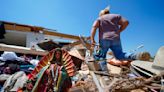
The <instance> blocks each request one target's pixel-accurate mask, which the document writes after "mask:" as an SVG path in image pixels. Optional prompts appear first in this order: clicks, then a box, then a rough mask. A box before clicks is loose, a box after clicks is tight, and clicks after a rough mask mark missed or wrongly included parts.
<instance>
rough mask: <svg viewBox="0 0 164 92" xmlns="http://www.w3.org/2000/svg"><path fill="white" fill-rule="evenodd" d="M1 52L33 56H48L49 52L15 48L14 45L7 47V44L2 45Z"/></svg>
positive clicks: (0, 45) (0, 46)
mask: <svg viewBox="0 0 164 92" xmlns="http://www.w3.org/2000/svg"><path fill="white" fill-rule="evenodd" d="M0 51H13V52H15V53H22V54H31V55H41V56H44V55H47V54H48V52H47V51H43V50H36V49H31V48H26V47H21V46H14V45H6V44H0Z"/></svg>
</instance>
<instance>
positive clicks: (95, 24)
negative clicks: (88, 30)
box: [92, 19, 99, 27]
mask: <svg viewBox="0 0 164 92" xmlns="http://www.w3.org/2000/svg"><path fill="white" fill-rule="evenodd" d="M92 27H99V20H98V19H97V20H95V21H94V23H93V25H92Z"/></svg>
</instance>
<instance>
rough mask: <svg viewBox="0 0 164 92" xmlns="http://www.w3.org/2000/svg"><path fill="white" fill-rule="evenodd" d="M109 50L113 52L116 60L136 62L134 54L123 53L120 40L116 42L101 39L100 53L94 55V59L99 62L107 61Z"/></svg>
mask: <svg viewBox="0 0 164 92" xmlns="http://www.w3.org/2000/svg"><path fill="white" fill-rule="evenodd" d="M109 48H110V49H111V50H112V52H113V54H114V56H115V58H116V59H118V60H134V59H135V55H134V54H133V53H125V52H123V51H122V46H121V41H120V39H116V40H106V39H101V40H100V51H99V52H98V53H96V54H94V58H95V59H97V60H99V59H101V58H102V59H105V58H106V53H107V52H108V49H109Z"/></svg>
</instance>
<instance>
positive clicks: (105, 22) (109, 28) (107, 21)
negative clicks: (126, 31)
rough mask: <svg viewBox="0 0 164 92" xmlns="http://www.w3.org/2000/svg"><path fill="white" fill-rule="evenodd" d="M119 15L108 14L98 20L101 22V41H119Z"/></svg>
mask: <svg viewBox="0 0 164 92" xmlns="http://www.w3.org/2000/svg"><path fill="white" fill-rule="evenodd" d="M120 19H121V16H120V15H119V14H106V15H103V16H101V17H99V18H98V21H99V29H100V30H99V38H100V39H109V40H113V39H117V38H119V34H118V32H117V31H118V30H119V24H118V23H119V20H120Z"/></svg>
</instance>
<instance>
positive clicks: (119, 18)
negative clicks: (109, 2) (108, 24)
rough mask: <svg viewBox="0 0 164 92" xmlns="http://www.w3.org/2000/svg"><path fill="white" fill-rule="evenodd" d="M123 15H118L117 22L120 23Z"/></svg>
mask: <svg viewBox="0 0 164 92" xmlns="http://www.w3.org/2000/svg"><path fill="white" fill-rule="evenodd" d="M121 18H122V17H121V15H120V14H117V21H118V22H119V21H120V20H121Z"/></svg>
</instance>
